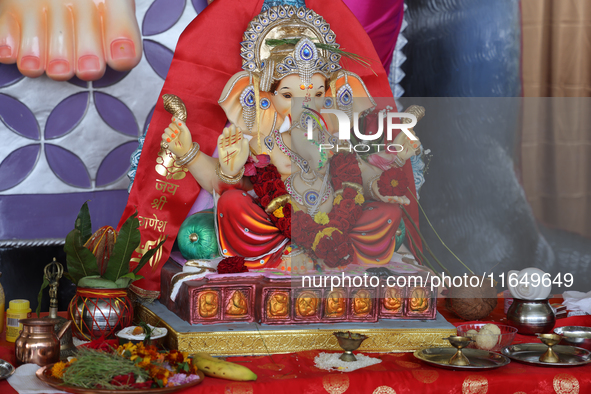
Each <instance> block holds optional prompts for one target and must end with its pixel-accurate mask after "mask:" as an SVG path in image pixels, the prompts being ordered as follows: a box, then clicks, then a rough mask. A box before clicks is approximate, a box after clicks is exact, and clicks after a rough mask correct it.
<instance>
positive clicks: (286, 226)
mask: <svg viewBox="0 0 591 394" xmlns="http://www.w3.org/2000/svg"><path fill="white" fill-rule="evenodd" d="M276 226H277V228H278V229H279V231H281V234H283V235H284V236H285V237H287V238H291V220H290V219H285V218H280V219H279V220H278V221H277V224H276Z"/></svg>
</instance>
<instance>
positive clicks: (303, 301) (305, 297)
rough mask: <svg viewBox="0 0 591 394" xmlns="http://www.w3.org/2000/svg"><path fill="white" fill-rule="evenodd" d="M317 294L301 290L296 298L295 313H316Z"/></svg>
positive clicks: (303, 315)
mask: <svg viewBox="0 0 591 394" xmlns="http://www.w3.org/2000/svg"><path fill="white" fill-rule="evenodd" d="M317 311H318V296H317V295H316V293H314V292H313V291H302V292H301V293H300V295H299V296H298V300H297V314H298V316H301V317H309V316H314V315H316V314H317Z"/></svg>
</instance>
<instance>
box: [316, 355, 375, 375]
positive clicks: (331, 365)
mask: <svg viewBox="0 0 591 394" xmlns="http://www.w3.org/2000/svg"><path fill="white" fill-rule="evenodd" d="M341 354H343V353H320V354H319V355H318V356H316V357H314V366H315V367H316V368H320V369H324V370H326V371H341V372H352V371H355V370H356V369H360V368H365V367H369V366H370V365H374V364H379V363H381V362H382V360H380V359H379V358H374V357H368V356H364V355H363V354H361V353H358V354H356V355H355V358H357V361H341V360H340V359H339V357H341Z"/></svg>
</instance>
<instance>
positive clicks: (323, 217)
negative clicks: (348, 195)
mask: <svg viewBox="0 0 591 394" xmlns="http://www.w3.org/2000/svg"><path fill="white" fill-rule="evenodd" d="M329 220H330V219H329V218H328V215H327V214H326V213H325V212H318V213H317V214H316V215H314V221H315V222H316V223H318V224H320V225H322V226H324V225H325V224H328V222H329Z"/></svg>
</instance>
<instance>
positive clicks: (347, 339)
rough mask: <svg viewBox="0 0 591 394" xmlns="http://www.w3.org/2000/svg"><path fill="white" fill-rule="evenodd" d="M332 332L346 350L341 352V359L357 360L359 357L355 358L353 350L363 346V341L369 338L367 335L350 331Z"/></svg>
mask: <svg viewBox="0 0 591 394" xmlns="http://www.w3.org/2000/svg"><path fill="white" fill-rule="evenodd" d="M332 334H333V335H334V336H335V337H336V338H337V341H339V346H340V347H341V348H343V350H344V351H345V352H344V353H343V354H341V357H339V360H341V361H347V362H350V361H357V358H355V355H354V354H353V350H357V348H359V346H361V343H362V342H363V341H365V340H366V339H367V338H369V337H368V336H367V335H363V334H357V333H352V332H350V331H347V332H343V331H338V332H333V333H332Z"/></svg>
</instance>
